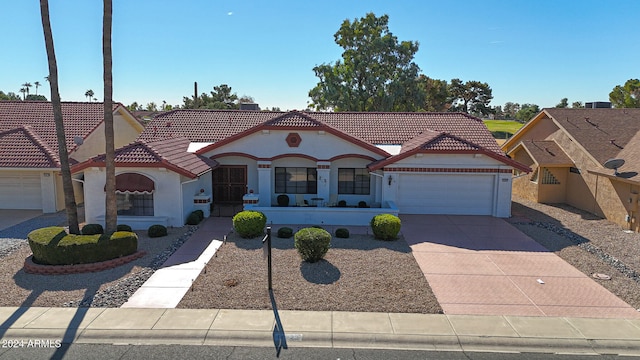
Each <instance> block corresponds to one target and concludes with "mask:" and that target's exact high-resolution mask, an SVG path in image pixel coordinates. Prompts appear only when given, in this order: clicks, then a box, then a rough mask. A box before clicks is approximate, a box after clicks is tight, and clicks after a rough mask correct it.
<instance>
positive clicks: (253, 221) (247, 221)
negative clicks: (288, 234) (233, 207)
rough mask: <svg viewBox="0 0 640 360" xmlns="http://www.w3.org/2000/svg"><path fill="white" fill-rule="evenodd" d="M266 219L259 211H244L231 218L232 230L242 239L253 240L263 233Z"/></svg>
mask: <svg viewBox="0 0 640 360" xmlns="http://www.w3.org/2000/svg"><path fill="white" fill-rule="evenodd" d="M266 224H267V217H266V216H265V215H264V214H263V213H261V212H260V211H254V210H245V211H241V212H239V213H237V214H236V215H235V216H234V217H233V228H234V229H235V230H236V232H237V233H238V234H239V235H240V236H242V237H243V238H254V237H256V236H260V235H262V234H263V232H264V226H265V225H266Z"/></svg>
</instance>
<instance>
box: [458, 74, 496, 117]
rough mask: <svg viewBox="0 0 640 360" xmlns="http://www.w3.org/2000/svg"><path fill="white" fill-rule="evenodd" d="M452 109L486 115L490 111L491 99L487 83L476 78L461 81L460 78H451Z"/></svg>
mask: <svg viewBox="0 0 640 360" xmlns="http://www.w3.org/2000/svg"><path fill="white" fill-rule="evenodd" d="M449 93H450V95H451V104H452V106H451V108H450V109H449V110H452V111H462V112H464V113H467V114H473V115H479V116H486V115H489V114H490V113H491V107H490V106H489V103H490V102H491V99H493V95H491V88H490V87H489V84H487V83H483V82H480V81H476V80H471V81H467V82H466V83H463V82H462V80H460V79H452V80H451V83H450V84H449Z"/></svg>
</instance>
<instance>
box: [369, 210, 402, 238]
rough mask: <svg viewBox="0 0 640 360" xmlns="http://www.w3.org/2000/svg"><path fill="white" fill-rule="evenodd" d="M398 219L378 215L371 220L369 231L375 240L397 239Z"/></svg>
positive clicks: (399, 224) (391, 216)
mask: <svg viewBox="0 0 640 360" xmlns="http://www.w3.org/2000/svg"><path fill="white" fill-rule="evenodd" d="M401 226H402V224H401V222H400V218H399V217H397V216H395V215H391V214H379V215H376V216H374V217H373V219H371V230H372V231H373V235H374V236H375V237H376V239H380V240H395V239H397V238H398V233H399V232H400V227H401Z"/></svg>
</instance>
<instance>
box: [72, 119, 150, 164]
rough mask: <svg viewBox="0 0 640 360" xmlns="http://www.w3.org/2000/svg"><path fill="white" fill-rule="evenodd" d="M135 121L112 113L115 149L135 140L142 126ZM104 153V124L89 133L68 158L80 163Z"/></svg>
mask: <svg viewBox="0 0 640 360" xmlns="http://www.w3.org/2000/svg"><path fill="white" fill-rule="evenodd" d="M134 121H135V120H131V119H125V118H124V117H123V116H122V115H120V114H119V113H117V112H116V113H114V116H113V132H114V135H115V136H114V141H115V148H116V149H118V148H121V147H123V146H125V145H127V144H130V143H132V142H134V141H135V140H136V138H137V137H138V135H140V133H141V132H142V130H143V128H142V125H140V124H138V123H136V122H134ZM104 152H105V139H104V123H101V124H100V125H99V126H98V127H97V128H95V129H94V130H93V132H91V134H89V135H88V136H87V138H86V139H84V142H83V144H82V145H80V146H78V147H77V148H76V149H75V150H74V151H73V152H72V153H71V154H69V157H71V158H73V159H75V160H77V161H79V162H82V161H85V160H87V159H89V158H91V157H93V156H96V155H98V154H104Z"/></svg>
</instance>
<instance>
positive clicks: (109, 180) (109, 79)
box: [102, 0, 118, 234]
mask: <svg viewBox="0 0 640 360" xmlns="http://www.w3.org/2000/svg"><path fill="white" fill-rule="evenodd" d="M103 5H104V8H103V9H104V11H103V15H102V60H103V73H102V78H103V80H104V139H105V144H106V152H105V166H106V169H105V176H106V185H105V193H106V196H105V229H104V230H105V233H106V234H111V233H113V232H115V231H116V230H117V225H118V207H117V203H116V165H115V157H116V156H115V135H114V131H113V73H112V54H111V27H112V16H113V10H112V2H111V0H103Z"/></svg>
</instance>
